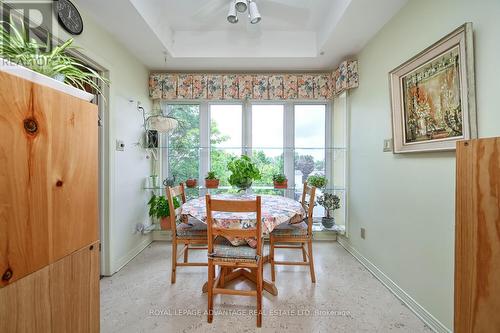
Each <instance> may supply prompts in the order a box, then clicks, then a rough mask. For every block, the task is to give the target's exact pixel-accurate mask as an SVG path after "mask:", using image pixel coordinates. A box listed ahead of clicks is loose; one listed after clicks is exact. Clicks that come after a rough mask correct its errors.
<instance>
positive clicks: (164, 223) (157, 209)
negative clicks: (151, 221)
mask: <svg viewBox="0 0 500 333" xmlns="http://www.w3.org/2000/svg"><path fill="white" fill-rule="evenodd" d="M173 201H174V207H175V208H179V207H180V206H181V205H180V203H179V200H178V199H177V198H174V200H173ZM148 206H149V216H150V217H152V218H155V219H159V220H160V225H161V228H162V229H163V230H170V228H172V226H171V225H170V219H168V217H169V216H170V207H168V202H167V199H166V198H165V196H164V195H156V194H153V195H152V196H151V199H149V201H148Z"/></svg>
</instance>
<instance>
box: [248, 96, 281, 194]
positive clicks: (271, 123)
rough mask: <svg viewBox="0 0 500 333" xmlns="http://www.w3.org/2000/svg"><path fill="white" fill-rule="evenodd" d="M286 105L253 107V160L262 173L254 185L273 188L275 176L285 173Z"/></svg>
mask: <svg viewBox="0 0 500 333" xmlns="http://www.w3.org/2000/svg"><path fill="white" fill-rule="evenodd" d="M283 115H284V105H282V104H281V105H280V104H272V105H264V104H255V105H252V160H253V161H254V162H255V163H256V165H257V167H258V168H259V170H260V171H261V173H262V179H261V180H259V181H256V182H255V183H254V185H262V186H266V185H267V186H271V185H272V184H273V175H274V174H276V173H284V165H283V147H284V145H283Z"/></svg>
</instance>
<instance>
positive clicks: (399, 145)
mask: <svg viewBox="0 0 500 333" xmlns="http://www.w3.org/2000/svg"><path fill="white" fill-rule="evenodd" d="M389 84H390V93H391V108H392V127H393V142H394V153H409V152H422V151H447V150H455V144H456V141H458V140H465V139H471V138H476V137H477V124H476V93H475V81H474V50H473V32H472V23H465V24H464V25H462V26H460V27H459V28H458V29H456V30H455V31H453V32H452V33H450V34H448V35H447V36H446V37H444V38H442V39H441V40H439V41H438V42H437V43H435V44H433V45H432V46H430V47H429V48H427V49H425V50H424V51H422V52H421V53H419V54H418V55H416V56H415V57H413V58H412V59H410V60H408V61H407V62H405V63H404V64H402V65H400V66H399V67H397V68H395V69H394V70H392V71H391V72H390V73H389Z"/></svg>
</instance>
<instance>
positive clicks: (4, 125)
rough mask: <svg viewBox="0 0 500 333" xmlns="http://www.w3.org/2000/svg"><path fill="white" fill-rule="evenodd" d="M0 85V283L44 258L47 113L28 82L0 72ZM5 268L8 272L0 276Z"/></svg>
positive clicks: (46, 259)
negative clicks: (31, 130) (6, 275)
mask: <svg viewBox="0 0 500 333" xmlns="http://www.w3.org/2000/svg"><path fill="white" fill-rule="evenodd" d="M0 87H1V89H0V165H1V167H0V287H2V286H5V285H6V284H8V283H12V282H14V281H16V280H18V279H20V278H22V277H23V276H25V275H27V274H30V273H32V272H34V271H36V270H38V269H40V268H42V267H43V266H45V265H47V264H48V263H49V220H50V209H49V205H50V195H49V192H50V190H49V189H50V187H49V184H48V181H47V179H48V177H47V176H48V172H49V171H50V158H49V155H50V134H49V133H50V122H51V119H50V116H51V114H50V113H48V114H46V113H45V112H44V110H43V109H42V108H40V106H39V105H38V104H37V100H36V99H35V97H34V89H35V85H34V84H33V83H31V82H29V81H26V80H23V79H20V78H17V77H15V76H12V75H9V74H5V73H2V72H0ZM25 122H27V126H28V127H29V128H31V129H35V126H36V130H35V131H34V132H33V133H30V132H28V131H26V129H25V125H24V123H25ZM9 269H10V270H11V271H12V277H11V278H10V279H6V280H4V279H1V277H2V276H3V275H4V274H5V273H6V272H7V270H9ZM7 274H8V273H7Z"/></svg>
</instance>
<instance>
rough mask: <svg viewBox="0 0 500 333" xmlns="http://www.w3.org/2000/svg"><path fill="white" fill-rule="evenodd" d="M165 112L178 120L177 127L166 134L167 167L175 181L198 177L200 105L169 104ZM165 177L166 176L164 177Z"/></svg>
mask: <svg viewBox="0 0 500 333" xmlns="http://www.w3.org/2000/svg"><path fill="white" fill-rule="evenodd" d="M166 111H167V114H168V115H169V116H170V117H174V118H176V119H177V120H178V121H179V125H178V126H177V128H176V129H175V130H174V131H173V132H172V133H171V134H170V135H168V136H167V140H168V141H167V142H168V143H167V147H168V150H167V151H166V153H165V154H166V157H167V159H166V160H167V166H168V167H167V168H168V175H169V177H170V178H173V179H174V180H175V183H179V182H181V181H185V180H186V179H188V178H198V175H199V167H200V162H199V161H200V158H199V146H200V107H199V105H182V104H171V105H168V106H167V108H166ZM165 178H166V177H165Z"/></svg>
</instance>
